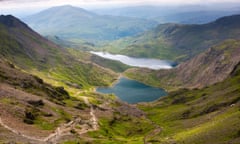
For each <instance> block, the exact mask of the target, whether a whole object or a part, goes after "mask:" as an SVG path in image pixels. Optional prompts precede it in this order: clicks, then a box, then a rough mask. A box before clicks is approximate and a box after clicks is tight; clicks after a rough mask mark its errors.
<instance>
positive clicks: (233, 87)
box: [138, 65, 240, 144]
mask: <svg viewBox="0 0 240 144" xmlns="http://www.w3.org/2000/svg"><path fill="white" fill-rule="evenodd" d="M239 68H240V66H239V65H238V66H237V67H236V68H235V70H234V71H233V72H232V74H231V75H230V76H229V77H228V78H227V79H226V80H224V81H223V82H221V83H217V84H215V85H212V86H209V87H206V88H203V89H194V90H188V89H181V90H178V91H175V92H171V93H169V95H168V96H166V97H163V98H161V99H160V100H158V101H156V102H154V103H150V104H142V105H139V106H138V107H139V108H141V109H142V110H144V111H145V112H146V113H147V117H148V118H150V119H151V120H152V121H153V122H154V123H156V124H157V125H159V127H160V132H158V133H153V134H152V135H150V136H149V137H148V138H147V141H148V142H151V143H163V144H165V143H166V144H168V143H178V144H183V143H184V144H192V143H194V144H212V143H216V144H224V143H232V144H237V143H239V140H240V135H239V130H240V96H239V92H240V88H239V84H240V83H239V80H240V71H239Z"/></svg>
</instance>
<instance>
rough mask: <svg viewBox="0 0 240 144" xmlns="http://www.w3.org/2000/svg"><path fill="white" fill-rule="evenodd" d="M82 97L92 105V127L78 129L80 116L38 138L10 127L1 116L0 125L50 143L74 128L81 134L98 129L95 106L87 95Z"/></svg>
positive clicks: (35, 139) (90, 120) (30, 137)
mask: <svg viewBox="0 0 240 144" xmlns="http://www.w3.org/2000/svg"><path fill="white" fill-rule="evenodd" d="M82 98H83V100H84V102H85V103H86V104H87V105H88V106H89V107H90V116H91V118H90V119H89V122H90V126H91V127H90V128H88V127H83V128H82V129H81V130H79V129H76V128H75V126H76V125H77V124H79V122H80V121H81V119H80V118H76V119H74V120H73V121H70V122H69V123H67V124H64V125H62V126H60V127H58V128H56V130H55V131H54V133H51V134H49V135H48V136H47V137H45V138H37V137H33V136H27V135H24V134H22V133H21V132H20V131H18V130H16V129H14V128H11V127H9V126H8V125H6V124H5V123H4V122H3V121H2V119H1V117H0V125H1V126H3V127H4V128H5V129H8V130H9V131H11V132H13V133H15V134H17V135H19V136H21V137H24V138H26V139H29V140H33V141H38V142H42V143H47V142H50V143H54V144H55V143H57V140H58V139H60V138H61V137H62V136H65V135H69V134H70V133H71V130H73V129H74V130H75V131H76V133H78V134H79V135H82V134H84V133H87V132H89V131H95V130H98V119H97V117H96V115H95V114H94V108H93V106H92V105H91V104H90V103H89V101H88V98H87V97H82Z"/></svg>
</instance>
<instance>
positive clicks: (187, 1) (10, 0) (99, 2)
mask: <svg viewBox="0 0 240 144" xmlns="http://www.w3.org/2000/svg"><path fill="white" fill-rule="evenodd" d="M236 2H240V0H0V14H13V15H19V16H23V15H24V14H31V13H36V12H38V11H40V10H43V9H46V8H49V7H53V6H60V5H73V6H78V7H82V8H86V9H96V8H105V7H117V6H132V5H195V4H201V5H207V4H210V3H236Z"/></svg>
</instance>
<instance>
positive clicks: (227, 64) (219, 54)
mask: <svg viewBox="0 0 240 144" xmlns="http://www.w3.org/2000/svg"><path fill="white" fill-rule="evenodd" d="M239 62H240V42H239V41H234V40H228V41H226V42H224V43H223V44H221V45H218V46H215V47H211V48H210V49H208V50H207V51H206V52H204V53H202V54H200V55H198V56H196V57H195V58H193V59H192V60H190V61H188V62H185V63H183V64H181V65H179V67H177V68H176V69H174V70H173V72H174V73H175V74H176V78H177V79H178V80H180V81H181V82H182V84H183V85H184V86H185V87H192V88H195V87H204V86H207V85H212V84H214V83H216V82H220V81H222V80H224V79H225V78H227V77H228V76H229V74H230V73H231V72H232V71H233V69H234V67H235V66H236V65H237V64H238V63H239Z"/></svg>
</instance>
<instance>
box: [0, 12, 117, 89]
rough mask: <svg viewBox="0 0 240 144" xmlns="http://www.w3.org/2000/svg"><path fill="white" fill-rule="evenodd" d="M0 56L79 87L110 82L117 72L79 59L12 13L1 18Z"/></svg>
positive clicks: (31, 70) (22, 66)
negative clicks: (33, 29)
mask: <svg viewBox="0 0 240 144" xmlns="http://www.w3.org/2000/svg"><path fill="white" fill-rule="evenodd" d="M0 31H1V33H0V37H1V39H0V43H1V45H0V50H1V52H0V55H2V56H3V57H5V58H6V59H8V60H10V61H12V62H13V63H15V64H16V65H17V66H19V67H21V68H22V69H24V70H26V71H28V72H31V73H35V74H39V72H40V73H42V76H43V75H44V76H45V77H46V76H47V77H46V79H53V80H57V81H59V82H63V83H65V84H74V85H78V87H83V88H87V87H90V86H97V85H98V86H100V85H110V83H111V82H113V81H114V80H115V79H116V77H117V75H116V74H115V73H113V72H112V71H110V70H107V69H104V68H102V67H100V66H98V65H96V64H94V63H92V62H86V61H83V60H81V58H78V59H76V58H75V57H74V56H72V55H71V54H70V53H69V52H67V51H66V50H65V49H63V48H60V47H58V46H57V45H55V44H53V43H52V42H50V41H48V40H47V39H45V38H43V37H41V36H40V35H39V34H37V33H36V32H34V31H32V30H31V29H30V28H29V27H28V26H27V25H26V24H24V23H22V22H21V21H19V20H18V19H16V18H15V17H13V16H1V17H0Z"/></svg>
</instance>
